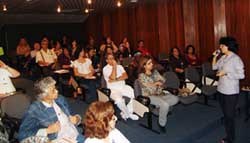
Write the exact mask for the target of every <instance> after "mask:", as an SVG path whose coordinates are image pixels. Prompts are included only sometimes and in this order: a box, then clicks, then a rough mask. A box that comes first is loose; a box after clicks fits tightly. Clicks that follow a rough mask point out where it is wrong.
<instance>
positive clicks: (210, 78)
mask: <svg viewBox="0 0 250 143" xmlns="http://www.w3.org/2000/svg"><path fill="white" fill-rule="evenodd" d="M201 69H202V75H200V73H199V72H198V70H197V69H196V68H195V67H188V68H186V69H185V77H186V79H185V86H186V88H188V89H190V90H191V92H195V93H201V95H203V96H204V104H205V105H208V97H209V96H212V95H214V94H215V93H216V84H217V81H216V78H215V71H213V70H212V65H211V63H204V64H202V66H201ZM164 77H165V78H166V79H167V80H166V83H165V85H166V90H168V91H170V92H171V93H174V94H176V95H177V94H178V89H179V86H180V80H179V78H178V76H177V75H176V74H175V73H174V72H172V71H168V72H166V73H165V74H164ZM101 85H102V86H101V87H102V88H101V89H97V92H98V99H99V100H100V101H104V102H106V101H110V100H111V99H110V97H109V94H110V90H108V89H106V82H105V80H104V78H102V79H101ZM173 91H175V92H173ZM134 93H135V100H134V101H133V106H134V112H135V113H136V114H138V115H139V116H140V117H144V114H145V113H147V125H142V126H143V127H145V128H147V129H149V130H151V131H153V132H155V133H159V132H158V131H157V130H155V129H153V126H152V115H153V112H152V111H153V108H152V107H153V106H150V99H149V98H147V97H143V96H142V94H141V87H140V82H139V81H138V79H137V80H135V82H134ZM194 101H195V100H194Z"/></svg>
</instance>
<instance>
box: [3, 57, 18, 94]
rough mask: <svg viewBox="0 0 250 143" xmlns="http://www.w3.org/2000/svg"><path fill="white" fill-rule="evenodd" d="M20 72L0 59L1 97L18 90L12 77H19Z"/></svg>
mask: <svg viewBox="0 0 250 143" xmlns="http://www.w3.org/2000/svg"><path fill="white" fill-rule="evenodd" d="M19 75H20V73H19V72H18V71H17V70H15V69H13V68H11V67H9V66H8V65H6V64H5V63H4V62H3V61H1V60H0V98H1V97H6V96H8V95H9V94H10V93H13V92H15V91H16V89H15V87H14V85H13V84H12V81H11V79H10V77H12V78H15V77H18V76H19Z"/></svg>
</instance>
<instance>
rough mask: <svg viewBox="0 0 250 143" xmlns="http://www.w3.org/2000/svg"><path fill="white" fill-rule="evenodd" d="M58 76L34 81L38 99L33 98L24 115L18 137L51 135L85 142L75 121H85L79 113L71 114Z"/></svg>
mask: <svg viewBox="0 0 250 143" xmlns="http://www.w3.org/2000/svg"><path fill="white" fill-rule="evenodd" d="M55 84H56V82H55V80H53V79H52V78H51V77H46V78H43V79H41V80H39V81H37V82H36V83H35V84H34V88H35V91H36V92H37V94H36V95H37V97H38V98H37V101H35V102H33V103H32V104H31V105H30V107H29V109H28V111H27V112H26V113H25V115H24V116H23V120H22V124H21V126H20V129H19V134H18V139H19V141H23V140H25V139H26V138H30V137H32V136H37V137H48V138H49V140H50V141H55V142H57V143H59V142H60V143H62V142H70V143H72V142H73V143H75V142H77V143H83V141H84V137H83V136H82V135H81V134H80V133H79V132H78V130H77V128H76V126H75V125H78V124H79V123H80V121H81V117H80V116H79V115H74V116H73V115H71V114H70V111H69V109H68V105H67V103H66V101H65V100H64V98H63V97H61V96H58V92H57V90H56V87H55Z"/></svg>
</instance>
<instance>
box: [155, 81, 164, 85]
mask: <svg viewBox="0 0 250 143" xmlns="http://www.w3.org/2000/svg"><path fill="white" fill-rule="evenodd" d="M154 85H155V86H162V85H163V83H162V82H160V81H157V82H155V83H154Z"/></svg>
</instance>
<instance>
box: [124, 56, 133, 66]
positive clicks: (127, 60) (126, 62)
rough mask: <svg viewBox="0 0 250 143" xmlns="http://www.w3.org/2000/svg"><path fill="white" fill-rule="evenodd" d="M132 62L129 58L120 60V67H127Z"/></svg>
mask: <svg viewBox="0 0 250 143" xmlns="http://www.w3.org/2000/svg"><path fill="white" fill-rule="evenodd" d="M132 61H133V59H132V58H130V57H127V58H123V59H122V66H123V67H128V66H129V64H130V63H131V62H132Z"/></svg>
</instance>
